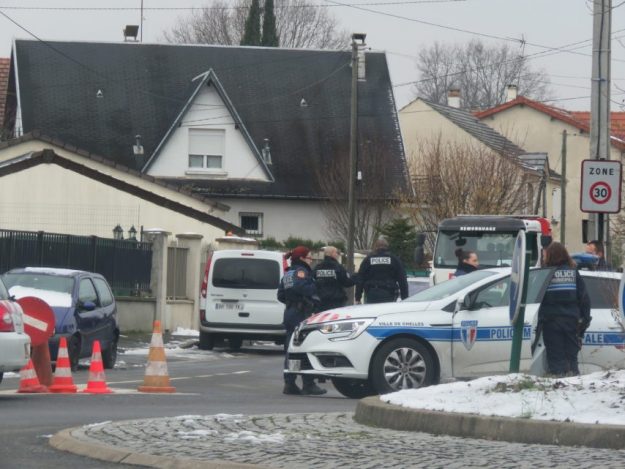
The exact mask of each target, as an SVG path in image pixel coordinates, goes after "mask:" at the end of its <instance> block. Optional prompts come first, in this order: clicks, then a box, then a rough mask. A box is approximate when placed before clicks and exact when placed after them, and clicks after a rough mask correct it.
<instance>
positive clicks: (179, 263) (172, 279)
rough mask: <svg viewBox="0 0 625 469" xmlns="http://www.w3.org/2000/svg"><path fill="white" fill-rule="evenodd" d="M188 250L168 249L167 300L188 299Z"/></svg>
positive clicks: (173, 247) (174, 247) (175, 247)
mask: <svg viewBox="0 0 625 469" xmlns="http://www.w3.org/2000/svg"><path fill="white" fill-rule="evenodd" d="M188 255H189V249H188V248H179V247H177V246H170V247H168V248H167V298H171V299H172V300H176V299H181V298H187V257H188Z"/></svg>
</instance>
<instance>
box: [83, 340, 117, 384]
mask: <svg viewBox="0 0 625 469" xmlns="http://www.w3.org/2000/svg"><path fill="white" fill-rule="evenodd" d="M81 392H88V393H91V394H109V393H112V392H113V391H111V389H109V387H108V386H107V385H106V377H105V376H104V365H103V364H102V351H101V350H100V341H99V340H95V341H94V342H93V352H92V353H91V365H90V366H89V380H88V381H87V387H86V388H85V389H83V390H82V391H81Z"/></svg>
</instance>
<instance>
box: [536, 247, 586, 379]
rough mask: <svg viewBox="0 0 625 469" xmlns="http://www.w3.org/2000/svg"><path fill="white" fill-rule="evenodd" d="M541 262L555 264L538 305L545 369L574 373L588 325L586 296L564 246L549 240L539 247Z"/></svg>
mask: <svg viewBox="0 0 625 469" xmlns="http://www.w3.org/2000/svg"><path fill="white" fill-rule="evenodd" d="M543 258H544V259H543V261H544V265H546V266H547V267H553V268H555V270H554V273H553V276H552V277H551V280H550V282H549V285H548V286H547V290H546V292H545V296H544V297H543V301H542V303H541V305H540V309H539V312H538V318H539V321H540V322H541V325H542V333H543V340H544V342H545V352H546V354H547V365H548V368H549V373H551V374H553V375H556V376H566V375H578V374H579V368H578V364H577V354H578V352H579V351H580V350H581V348H582V338H583V337H584V332H585V331H586V329H587V328H588V326H589V325H590V320H591V319H592V318H591V317H590V298H589V296H588V292H587V291H586V285H585V284H584V280H583V279H582V277H581V276H580V275H579V272H578V271H577V269H576V268H575V267H576V266H575V262H574V261H573V260H572V259H571V257H570V256H569V253H568V252H567V250H566V248H565V247H564V246H563V245H562V244H561V243H557V242H553V243H551V244H550V245H549V247H547V249H545V250H544V251H543Z"/></svg>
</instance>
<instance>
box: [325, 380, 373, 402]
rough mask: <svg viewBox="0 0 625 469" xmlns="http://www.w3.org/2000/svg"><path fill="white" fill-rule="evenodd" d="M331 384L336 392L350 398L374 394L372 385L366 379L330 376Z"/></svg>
mask: <svg viewBox="0 0 625 469" xmlns="http://www.w3.org/2000/svg"><path fill="white" fill-rule="evenodd" d="M332 384H333V385H334V387H335V388H336V390H337V391H338V392H340V393H341V394H343V395H344V396H345V397H349V398H350V399H362V398H363V397H368V396H373V395H374V394H375V390H374V389H373V386H371V383H369V380H366V379H351V378H332Z"/></svg>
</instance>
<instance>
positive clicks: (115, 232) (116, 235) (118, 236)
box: [113, 223, 124, 239]
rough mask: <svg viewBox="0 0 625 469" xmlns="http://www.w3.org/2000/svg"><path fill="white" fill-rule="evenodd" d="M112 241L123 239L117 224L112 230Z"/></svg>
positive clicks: (121, 231)
mask: <svg viewBox="0 0 625 469" xmlns="http://www.w3.org/2000/svg"><path fill="white" fill-rule="evenodd" d="M113 239H124V230H123V228H122V227H121V226H119V223H118V224H117V226H116V227H115V228H113Z"/></svg>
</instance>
